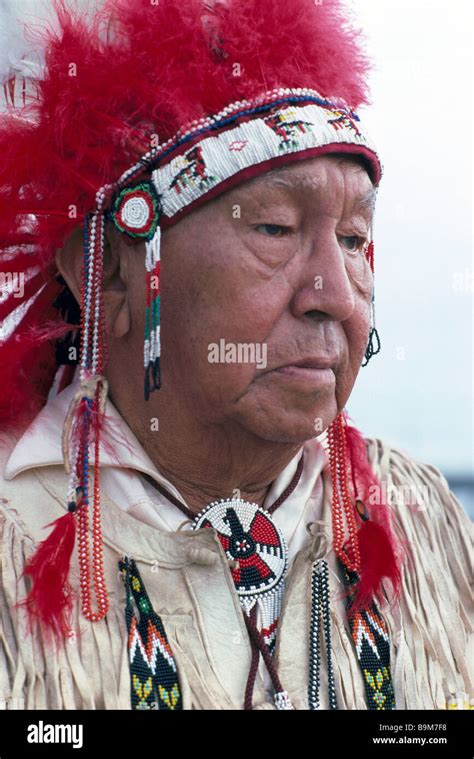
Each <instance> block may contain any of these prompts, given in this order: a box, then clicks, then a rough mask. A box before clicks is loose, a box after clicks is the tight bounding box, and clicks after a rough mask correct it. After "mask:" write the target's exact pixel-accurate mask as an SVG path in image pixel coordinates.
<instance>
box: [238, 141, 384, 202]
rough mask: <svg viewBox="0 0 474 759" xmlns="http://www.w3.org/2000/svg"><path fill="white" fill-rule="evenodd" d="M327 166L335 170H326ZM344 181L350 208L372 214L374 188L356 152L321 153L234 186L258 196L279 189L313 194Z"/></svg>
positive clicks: (287, 192) (300, 194)
mask: <svg viewBox="0 0 474 759" xmlns="http://www.w3.org/2000/svg"><path fill="white" fill-rule="evenodd" d="M328 166H329V167H331V168H332V169H336V171H335V172H334V171H332V172H331V171H329V172H328V170H327V169H328ZM336 181H340V182H344V184H345V186H346V188H347V190H348V194H349V196H350V197H349V200H350V205H351V209H353V210H356V211H359V212H362V213H364V215H368V216H372V215H373V212H374V209H375V201H376V197H377V188H376V187H375V186H374V184H373V182H372V180H371V179H370V176H369V174H368V172H367V169H366V166H365V162H364V160H363V159H362V158H360V157H359V156H357V155H354V156H346V155H342V156H339V155H331V156H321V157H318V158H313V159H310V160H306V161H298V162H295V163H292V164H287V165H285V166H281V167H277V168H275V169H272V170H270V171H267V172H266V173H264V174H261V175H259V176H258V177H254V178H253V179H250V180H248V181H247V182H245V183H243V184H242V185H240V188H236V192H239V190H240V191H244V192H245V193H246V194H249V195H251V196H254V197H256V198H257V197H258V198H259V199H264V198H265V197H268V196H269V195H271V194H272V193H273V194H274V191H278V190H280V191H282V192H283V193H285V194H287V195H288V196H289V197H294V198H297V197H298V196H299V197H303V198H304V197H307V196H308V195H311V196H314V197H317V196H318V195H319V196H321V194H322V193H324V192H327V191H328V189H331V188H330V183H332V182H336Z"/></svg>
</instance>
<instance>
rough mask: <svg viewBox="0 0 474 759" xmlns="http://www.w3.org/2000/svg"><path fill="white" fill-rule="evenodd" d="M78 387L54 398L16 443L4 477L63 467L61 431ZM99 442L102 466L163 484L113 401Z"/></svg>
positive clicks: (67, 389)
mask: <svg viewBox="0 0 474 759" xmlns="http://www.w3.org/2000/svg"><path fill="white" fill-rule="evenodd" d="M78 388H79V382H78V381H75V382H73V383H72V384H71V385H69V386H68V387H67V388H65V390H63V391H62V392H61V393H59V394H58V395H56V396H55V397H53V398H51V399H50V400H49V401H48V402H47V404H46V405H45V406H44V407H43V408H42V410H41V411H40V412H39V414H38V415H37V416H36V418H35V419H34V421H33V422H32V424H31V425H30V426H29V427H28V428H27V429H26V430H25V432H24V433H23V434H22V436H21V437H20V438H19V439H18V441H17V442H16V445H15V447H14V448H13V450H12V452H11V454H10V457H9V459H8V461H7V463H6V467H5V472H4V477H5V479H6V480H12V479H13V478H14V477H16V475H17V474H19V473H20V472H24V471H25V470H27V469H32V468H37V467H47V466H54V465H58V466H63V463H64V460H63V451H62V431H63V424H64V419H65V417H66V414H67V411H68V408H69V405H70V403H71V401H72V399H73V397H74V395H75V393H76V392H77V390H78ZM105 416H106V423H105V425H104V428H103V432H102V435H101V441H100V463H101V467H103V466H113V467H125V468H129V469H136V470H138V471H140V472H144V473H146V474H149V475H150V476H151V477H153V478H154V479H157V480H158V481H159V482H162V481H163V478H161V476H160V474H159V472H158V471H157V469H156V467H155V465H154V464H153V462H152V460H151V459H150V457H149V456H148V454H147V453H146V451H145V450H144V448H143V447H142V445H141V444H140V442H139V441H138V439H137V438H136V436H135V435H134V434H133V432H132V430H131V429H130V427H129V426H128V424H127V423H126V422H125V420H124V419H123V417H122V416H121V415H120V414H119V412H118V411H117V409H116V408H115V406H114V405H113V403H112V402H111V401H110V399H107V403H106V407H105Z"/></svg>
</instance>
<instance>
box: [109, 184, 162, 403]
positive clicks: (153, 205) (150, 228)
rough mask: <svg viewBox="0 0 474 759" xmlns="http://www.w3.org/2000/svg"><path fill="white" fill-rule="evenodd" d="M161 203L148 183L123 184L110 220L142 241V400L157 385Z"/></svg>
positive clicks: (159, 345)
mask: <svg viewBox="0 0 474 759" xmlns="http://www.w3.org/2000/svg"><path fill="white" fill-rule="evenodd" d="M160 213H161V204H160V199H159V197H158V194H157V192H156V190H155V188H154V186H153V183H152V182H140V184H138V185H135V186H134V187H126V188H125V189H123V190H122V191H121V192H120V193H119V195H118V196H117V198H116V200H115V203H114V208H113V212H112V220H113V222H114V224H115V226H116V227H117V229H118V230H119V231H120V232H123V233H125V234H127V235H128V236H129V237H131V238H132V239H136V240H141V241H145V248H146V257H145V267H146V311H145V338H144V350H143V353H144V356H143V358H144V366H145V387H144V395H145V400H148V398H149V397H150V393H151V392H153V390H159V389H160V387H161V367H160V356H161V340H160V301H161V283H160V278H161V272H160V243H161V230H160V226H159V218H160Z"/></svg>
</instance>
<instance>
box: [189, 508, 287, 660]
mask: <svg viewBox="0 0 474 759" xmlns="http://www.w3.org/2000/svg"><path fill="white" fill-rule="evenodd" d="M201 528H211V529H214V530H215V532H216V535H217V537H218V539H219V541H220V543H221V545H222V548H223V549H224V551H225V554H226V556H227V558H228V560H229V564H230V568H231V574H232V579H233V580H234V584H235V589H236V591H237V594H238V596H239V600H240V603H241V605H242V608H243V610H244V612H245V613H246V614H247V616H248V615H249V614H250V612H251V611H252V609H253V608H254V606H255V605H256V606H257V607H258V609H259V610H260V614H261V632H262V636H263V638H264V640H265V642H266V644H267V645H268V646H269V648H270V651H272V650H273V648H274V644H275V636H276V628H277V625H278V618H279V616H280V609H281V600H282V595H283V589H284V580H285V573H286V569H287V565H288V549H287V545H286V541H285V538H284V537H283V533H282V532H281V530H280V528H279V527H278V526H277V525H276V524H275V523H274V522H273V520H272V518H271V516H270V514H269V513H268V512H267V511H265V509H262V508H260V507H259V506H258V505H257V504H256V503H250V502H248V501H243V500H241V499H227V500H224V499H222V500H220V501H215V502H213V503H210V504H209V505H208V506H206V508H205V509H203V510H202V511H201V512H200V513H199V514H198V515H197V516H196V518H195V520H194V522H193V529H194V530H199V529H201Z"/></svg>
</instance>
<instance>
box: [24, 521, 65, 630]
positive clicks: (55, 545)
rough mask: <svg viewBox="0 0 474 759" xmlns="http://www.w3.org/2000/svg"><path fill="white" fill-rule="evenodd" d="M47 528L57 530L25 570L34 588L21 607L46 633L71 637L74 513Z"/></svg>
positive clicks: (49, 536) (38, 549)
mask: <svg viewBox="0 0 474 759" xmlns="http://www.w3.org/2000/svg"><path fill="white" fill-rule="evenodd" d="M47 526H48V527H54V529H53V531H52V532H51V533H50V535H48V537H47V538H46V539H45V540H43V542H42V543H40V545H39V546H38V548H37V550H36V553H35V554H34V555H33V556H32V558H31V559H30V560H29V561H28V563H27V565H26V567H25V569H24V572H23V574H24V575H25V576H27V577H30V578H31V580H32V582H33V585H32V588H31V590H30V592H29V594H28V596H27V597H26V599H25V600H24V601H22V602H21V603H20V604H18V605H19V606H25V607H26V609H27V611H28V615H29V620H30V625H32V623H33V621H34V620H35V619H37V620H38V621H39V622H40V623H41V626H42V628H43V629H44V630H45V632H47V633H48V632H49V631H51V632H52V633H53V634H54V635H55V636H56V637H57V638H61V637H62V636H65V635H66V636H67V635H70V634H71V630H70V626H69V616H70V612H71V609H72V591H71V588H70V586H69V583H68V575H69V567H70V563H71V554H72V551H73V548H74V541H75V535H76V523H75V518H74V514H73V513H72V512H69V511H68V513H67V514H64V516H62V517H59V519H56V521H55V522H52V523H51V524H49V525H47Z"/></svg>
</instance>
